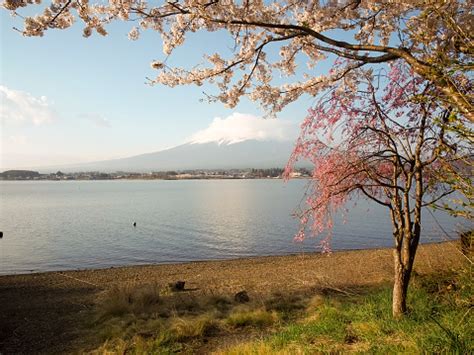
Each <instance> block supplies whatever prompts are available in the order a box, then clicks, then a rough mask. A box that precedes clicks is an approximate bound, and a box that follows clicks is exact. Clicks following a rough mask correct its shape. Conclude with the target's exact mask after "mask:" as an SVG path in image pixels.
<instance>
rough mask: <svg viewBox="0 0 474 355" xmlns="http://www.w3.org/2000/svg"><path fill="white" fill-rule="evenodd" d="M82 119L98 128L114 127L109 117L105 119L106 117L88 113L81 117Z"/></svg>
mask: <svg viewBox="0 0 474 355" xmlns="http://www.w3.org/2000/svg"><path fill="white" fill-rule="evenodd" d="M80 117H81V118H84V119H86V120H89V121H91V122H92V123H94V124H95V125H96V126H97V127H102V128H110V127H112V124H111V123H110V121H109V120H108V119H107V117H104V116H102V115H100V114H97V113H86V114H83V115H80Z"/></svg>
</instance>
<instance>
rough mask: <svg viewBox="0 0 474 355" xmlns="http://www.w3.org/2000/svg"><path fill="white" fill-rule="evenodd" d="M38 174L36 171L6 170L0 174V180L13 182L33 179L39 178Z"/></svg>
mask: <svg viewBox="0 0 474 355" xmlns="http://www.w3.org/2000/svg"><path fill="white" fill-rule="evenodd" d="M39 176H40V173H39V172H37V171H31V170H7V171H4V172H3V173H0V178H2V179H6V180H15V179H33V178H35V177H39Z"/></svg>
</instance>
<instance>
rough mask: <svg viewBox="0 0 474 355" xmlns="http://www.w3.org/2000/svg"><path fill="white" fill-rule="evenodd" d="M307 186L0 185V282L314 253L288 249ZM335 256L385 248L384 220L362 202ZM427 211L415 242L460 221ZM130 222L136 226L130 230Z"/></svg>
mask: <svg viewBox="0 0 474 355" xmlns="http://www.w3.org/2000/svg"><path fill="white" fill-rule="evenodd" d="M306 184H307V181H306V180H293V181H290V182H288V183H285V182H284V181H283V180H270V179H268V180H267V179H265V180H180V181H165V180H150V181H145V180H140V181H138V180H115V181H1V182H0V198H1V199H0V230H2V231H3V233H4V237H3V239H0V274H14V273H29V272H40V271H53V270H71V269H83V268H106V267H111V266H121V265H139V264H149V263H172V262H173V263H174V262H186V261H195V260H210V259H229V258H240V257H247V256H260V255H277V254H289V253H300V252H314V251H318V250H319V249H318V239H314V238H308V239H307V240H306V241H305V242H304V243H295V242H293V240H292V239H293V235H294V234H295V232H296V231H297V229H298V222H297V220H295V219H294V218H293V217H292V216H291V214H292V212H293V211H294V210H295V208H296V207H297V206H298V205H299V203H300V201H301V199H302V197H303V194H304V191H305V186H306ZM349 211H350V212H349V215H348V217H347V223H343V222H342V221H341V219H338V220H337V221H336V224H335V228H334V231H333V238H332V247H333V250H343V249H361V248H364V249H365V248H378V247H387V246H392V237H391V225H390V220H389V216H388V211H387V210H386V209H384V208H381V207H379V206H377V205H373V204H371V203H368V202H365V201H359V202H358V203H357V205H356V206H353V204H351V205H349ZM435 216H436V221H437V222H438V223H439V224H440V225H441V226H442V227H443V229H444V230H445V231H446V232H447V233H448V235H449V236H448V235H446V234H445V233H444V232H443V231H441V229H440V227H439V226H438V224H437V223H436V222H435V220H434V219H433V217H432V216H431V215H430V214H429V213H428V212H427V211H425V213H424V215H423V218H424V229H423V236H422V242H436V241H442V240H446V239H448V238H454V237H456V234H455V231H456V230H458V229H459V228H460V225H459V222H460V221H459V220H457V219H454V218H451V217H450V216H448V215H446V214H444V213H441V212H437V213H435ZM133 222H136V223H137V226H136V227H133Z"/></svg>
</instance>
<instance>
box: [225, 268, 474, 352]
mask: <svg viewBox="0 0 474 355" xmlns="http://www.w3.org/2000/svg"><path fill="white" fill-rule="evenodd" d="M464 272H465V271H464ZM469 274H470V273H469ZM472 291H473V290H472V280H470V275H467V273H466V274H465V275H463V274H462V273H459V274H457V275H443V276H437V277H425V278H420V279H419V280H415V282H414V283H413V285H412V287H411V292H410V293H409V301H408V303H409V305H410V312H409V314H408V315H407V316H406V317H405V318H403V319H401V320H398V321H395V320H394V319H393V318H392V316H391V289H390V287H389V286H387V287H381V288H378V289H375V290H371V291H368V292H367V293H366V294H361V295H356V296H352V297H347V296H332V297H330V298H326V299H325V300H324V302H323V303H322V304H319V305H317V306H313V307H311V306H310V307H308V310H307V313H306V316H305V317H304V318H302V319H300V320H299V321H297V322H292V323H290V324H288V325H286V326H285V327H283V328H282V329H281V330H280V331H278V332H277V333H276V334H274V335H273V336H270V337H268V338H266V339H264V340H263V341H262V340H260V341H257V342H253V343H246V344H242V345H238V346H235V347H233V348H230V349H228V350H227V351H224V352H223V353H229V354H261V353H262V354H265V353H291V352H294V353H303V354H305V353H308V354H310V353H314V352H349V351H354V352H369V353H401V352H404V353H407V352H408V353H420V352H428V353H458V354H468V353H472V352H473V351H474V347H473V339H474V338H473V337H474V332H473V327H472V324H473V317H472V314H471V309H472V303H471V302H472ZM259 349H264V350H263V351H261V350H259Z"/></svg>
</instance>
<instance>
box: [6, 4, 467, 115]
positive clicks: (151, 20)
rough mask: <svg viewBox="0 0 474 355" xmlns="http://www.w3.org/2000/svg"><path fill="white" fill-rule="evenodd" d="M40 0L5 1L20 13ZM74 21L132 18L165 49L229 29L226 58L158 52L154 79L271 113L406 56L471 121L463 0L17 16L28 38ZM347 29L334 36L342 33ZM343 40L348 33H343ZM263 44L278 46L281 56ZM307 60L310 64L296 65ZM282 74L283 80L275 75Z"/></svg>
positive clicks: (136, 29)
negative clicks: (191, 59) (336, 61)
mask: <svg viewBox="0 0 474 355" xmlns="http://www.w3.org/2000/svg"><path fill="white" fill-rule="evenodd" d="M39 3H41V0H3V7H4V8H6V9H7V10H10V11H11V12H12V13H13V14H18V13H19V12H20V9H21V8H22V7H26V6H31V5H34V4H39ZM75 19H79V20H80V21H82V22H83V24H84V36H86V37H88V36H90V35H91V34H92V33H93V32H94V31H96V32H97V33H99V34H100V35H106V34H107V29H106V28H107V25H109V24H110V23H111V22H113V21H130V22H133V23H134V24H136V25H134V26H133V27H132V28H131V30H130V33H129V37H130V38H131V39H132V40H136V39H138V38H139V35H140V33H141V32H142V31H145V30H154V31H157V32H158V33H160V34H161V36H162V38H163V51H164V54H165V55H166V56H170V55H171V54H172V53H173V51H174V50H175V49H176V48H177V47H179V46H181V45H182V44H184V43H185V42H186V38H187V35H188V34H189V33H192V32H197V31H200V30H203V31H209V32H214V31H219V30H225V31H227V32H228V33H229V34H230V35H231V36H232V38H233V39H234V42H235V46H234V47H235V50H234V51H233V53H232V55H231V56H230V57H229V58H223V57H222V55H221V54H219V53H215V54H209V55H207V56H206V60H207V64H203V65H197V66H196V65H194V64H196V63H192V65H190V67H189V68H176V67H170V66H168V64H167V63H168V62H169V61H168V60H166V59H164V60H156V61H154V62H153V63H152V66H153V67H154V68H156V69H157V70H159V71H160V72H159V74H158V75H157V77H156V78H155V79H152V80H151V82H152V83H162V84H166V85H169V86H175V85H182V84H196V85H201V84H202V83H203V82H204V81H209V82H211V83H215V84H216V85H217V87H218V89H219V93H217V94H215V95H210V96H209V98H210V99H213V100H219V101H222V102H224V103H225V104H227V105H229V106H230V107H233V106H235V105H236V104H237V103H238V101H239V98H240V97H241V96H243V95H247V96H249V97H250V98H251V99H253V100H256V101H259V102H260V103H261V104H262V105H263V107H265V108H266V109H268V110H269V111H272V112H278V111H280V110H281V109H282V108H283V107H285V106H286V105H287V104H289V103H291V102H293V101H295V100H297V99H298V98H299V97H300V96H301V95H303V94H309V95H313V96H316V95H317V94H318V93H319V92H321V91H322V90H325V89H327V88H328V87H329V86H331V85H333V83H334V81H338V80H341V79H342V78H343V77H346V76H347V75H348V74H349V73H350V72H351V71H353V70H356V69H357V68H360V67H363V66H367V65H368V64H376V63H387V62H391V61H394V60H397V59H400V60H403V61H404V62H405V63H406V64H407V65H409V66H410V67H411V69H412V70H413V71H414V72H415V73H416V74H417V75H419V76H420V77H422V78H424V79H425V80H427V81H429V82H431V83H432V84H433V85H434V86H435V87H436V88H437V89H438V90H437V92H438V99H439V100H440V101H441V102H442V103H443V105H444V106H445V107H446V108H450V109H451V110H454V111H458V112H459V113H460V114H462V115H464V116H466V117H468V119H469V120H470V121H471V122H472V121H474V111H473V102H472V85H471V76H470V74H469V73H470V71H472V53H473V52H474V48H473V38H472V34H473V33H474V30H473V24H474V15H473V11H472V2H471V1H463V0H397V1H395V0H326V1H302V0H280V1H271V2H266V1H263V0H251V1H250V0H243V1H231V0H171V1H153V2H151V1H150V2H148V1H145V0H109V1H105V2H104V1H98V0H96V1H94V0H91V1H89V0H52V1H51V2H48V3H46V4H44V9H43V11H42V12H41V13H40V14H38V15H36V16H33V17H26V18H25V19H24V28H23V29H22V30H19V31H20V32H22V33H23V34H24V35H26V36H42V35H43V34H44V32H45V31H46V30H48V29H65V28H68V27H70V26H71V25H72V24H73V23H74V21H75ZM342 31H345V35H344V36H342V37H341V35H340V33H341V32H342ZM348 38H350V40H349V39H348ZM270 48H276V49H279V57H278V56H277V57H275V56H273V55H271V53H269V52H270ZM333 57H340V58H345V59H347V60H346V61H345V65H344V66H340V67H339V69H338V70H337V71H332V72H331V73H325V74H322V75H315V74H314V73H315V68H316V69H318V67H320V64H321V63H323V62H324V61H326V60H330V59H331V58H333ZM299 63H305V64H306V66H307V69H305V68H303V65H298V64H299ZM278 74H279V75H282V76H284V77H286V78H287V80H285V82H284V83H283V84H280V83H279V82H280V81H279V80H277V81H275V80H273V78H274V76H275V75H278Z"/></svg>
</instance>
